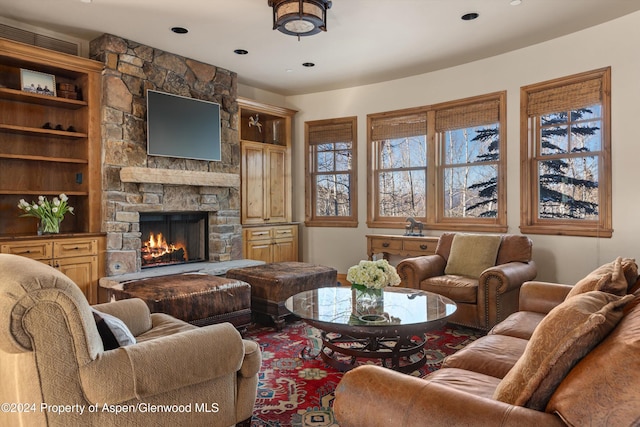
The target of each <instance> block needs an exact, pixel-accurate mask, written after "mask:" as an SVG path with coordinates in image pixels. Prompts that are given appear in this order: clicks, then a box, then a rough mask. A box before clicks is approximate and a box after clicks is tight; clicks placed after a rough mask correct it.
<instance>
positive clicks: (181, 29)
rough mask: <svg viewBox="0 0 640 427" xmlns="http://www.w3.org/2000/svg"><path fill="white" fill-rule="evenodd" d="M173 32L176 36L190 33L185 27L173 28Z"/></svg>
mask: <svg viewBox="0 0 640 427" xmlns="http://www.w3.org/2000/svg"><path fill="white" fill-rule="evenodd" d="M171 31H173V32H174V33H176V34H187V33H188V32H189V30H187V29H186V28H184V27H173V28H171Z"/></svg>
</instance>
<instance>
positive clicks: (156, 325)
mask: <svg viewBox="0 0 640 427" xmlns="http://www.w3.org/2000/svg"><path fill="white" fill-rule="evenodd" d="M109 315H111V316H112V317H110V316H109ZM105 319H111V320H109V321H110V322H111V323H110V325H109V326H106V331H105V325H104V324H103V323H102V322H103V321H105ZM116 331H117V332H116ZM106 332H109V334H110V336H109V337H108V336H107V335H109V334H107V333H106ZM116 336H117V337H119V338H118V339H116ZM125 338H126V339H125ZM114 340H115V341H118V342H117V343H115V342H114ZM110 347H113V348H110ZM261 360H262V358H261V352H260V348H259V346H258V345H257V343H255V342H253V341H248V340H243V339H242V337H241V335H240V333H239V332H238V331H237V330H236V328H234V326H233V325H232V324H231V323H221V324H217V325H210V326H205V327H202V328H198V327H197V326H194V325H191V324H189V323H187V322H184V321H182V320H179V319H176V318H174V317H171V316H169V315H167V314H163V313H153V314H151V313H150V312H149V308H148V306H147V304H145V302H144V301H143V300H141V299H138V298H131V299H125V300H122V301H115V302H111V303H105V304H99V305H96V306H92V307H90V306H89V303H88V302H87V300H86V298H85V297H84V294H83V293H82V291H81V290H80V289H79V288H78V287H77V286H76V284H75V283H73V281H71V280H70V279H69V278H68V277H67V276H65V275H64V274H62V273H61V272H60V271H58V270H56V269H54V268H52V267H50V266H48V265H45V264H43V263H40V262H38V261H35V260H32V259H29V258H26V257H21V256H17V255H9V254H0V402H2V403H5V404H8V406H7V405H3V410H2V411H0V425H2V426H18V425H20V426H80V425H87V426H89V425H91V426H99V427H102V426H149V425H165V426H168V425H176V426H178V425H181V426H182V425H184V426H186V425H188V426H207V427H211V426H220V427H228V426H231V425H235V424H236V423H241V422H244V423H245V424H246V425H248V420H249V419H250V418H251V415H252V412H253V406H254V403H255V399H256V392H257V386H258V373H259V370H260V365H261Z"/></svg>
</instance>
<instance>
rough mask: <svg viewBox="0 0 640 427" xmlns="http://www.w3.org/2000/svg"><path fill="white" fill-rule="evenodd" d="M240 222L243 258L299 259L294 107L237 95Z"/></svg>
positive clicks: (266, 260)
mask: <svg viewBox="0 0 640 427" xmlns="http://www.w3.org/2000/svg"><path fill="white" fill-rule="evenodd" d="M238 104H239V107H240V108H239V110H240V112H239V114H238V117H239V123H238V129H239V132H240V144H241V147H242V162H241V193H242V197H241V199H242V205H241V221H242V225H243V227H244V230H243V242H244V257H245V258H248V259H256V260H262V261H265V262H278V261H297V260H298V229H297V228H298V225H297V224H294V223H292V222H291V125H292V119H293V116H294V115H295V113H296V112H295V111H294V110H290V109H287V108H282V107H276V106H273V105H267V104H263V103H259V102H256V101H252V100H249V99H246V98H239V99H238Z"/></svg>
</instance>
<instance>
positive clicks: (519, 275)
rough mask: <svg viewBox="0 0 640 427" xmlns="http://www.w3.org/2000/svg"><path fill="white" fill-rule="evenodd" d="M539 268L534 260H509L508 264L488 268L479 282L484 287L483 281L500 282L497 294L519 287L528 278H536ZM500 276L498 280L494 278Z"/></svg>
mask: <svg viewBox="0 0 640 427" xmlns="http://www.w3.org/2000/svg"><path fill="white" fill-rule="evenodd" d="M537 274H538V270H537V268H536V264H535V263H534V262H533V261H529V262H528V263H525V262H508V263H506V264H500V265H496V266H494V267H490V268H487V269H486V270H485V271H483V272H482V274H481V275H480V278H479V279H478V280H479V283H480V287H482V284H483V283H488V282H494V283H497V284H498V288H497V289H496V293H497V294H504V293H507V292H509V291H511V290H513V289H518V288H520V287H521V286H522V284H523V283H524V282H526V281H527V280H533V279H535V278H536V275H537ZM492 277H493V278H498V280H492Z"/></svg>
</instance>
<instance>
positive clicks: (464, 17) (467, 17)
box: [460, 12, 480, 21]
mask: <svg viewBox="0 0 640 427" xmlns="http://www.w3.org/2000/svg"><path fill="white" fill-rule="evenodd" d="M478 16H480V15H479V14H477V13H475V12H471V13H465V14H464V15H462V16H461V17H460V19H462V20H463V21H473V20H474V19H476V18H477V17H478Z"/></svg>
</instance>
